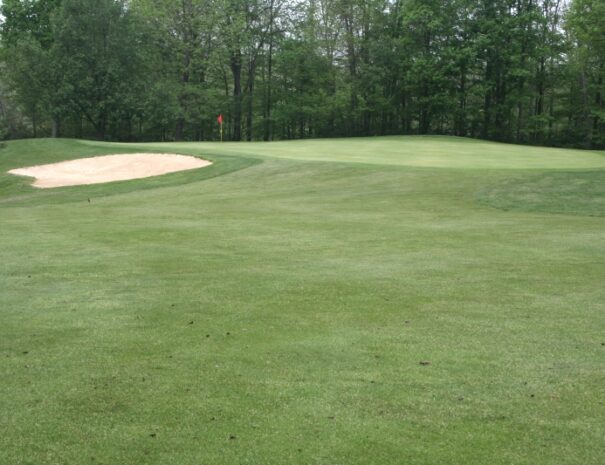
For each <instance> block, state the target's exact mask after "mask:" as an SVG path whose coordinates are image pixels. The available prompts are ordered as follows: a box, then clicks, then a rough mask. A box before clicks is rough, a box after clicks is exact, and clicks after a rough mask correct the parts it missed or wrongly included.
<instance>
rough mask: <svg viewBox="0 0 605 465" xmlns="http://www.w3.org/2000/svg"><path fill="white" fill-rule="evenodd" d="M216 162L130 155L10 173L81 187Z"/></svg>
mask: <svg viewBox="0 0 605 465" xmlns="http://www.w3.org/2000/svg"><path fill="white" fill-rule="evenodd" d="M211 164H212V163H211V162H209V161H207V160H201V159H200V158H196V157H190V156H186V155H176V154H170V153H129V154H117V155H106V156H102V157H93V158H80V159H77V160H69V161H63V162H60V163H52V164H50V165H38V166H30V167H27V168H18V169H14V170H10V171H9V173H10V174H16V175H18V176H29V177H32V178H35V179H36V180H35V181H34V182H33V184H32V185H33V186H34V187H39V188H42V189H46V188H51V187H65V186H81V185H85V184H102V183H106V182H113V181H126V180H129V179H142V178H149V177H151V176H159V175H162V174H167V173H175V172H177V171H186V170H193V169H198V168H204V167H206V166H209V165H211Z"/></svg>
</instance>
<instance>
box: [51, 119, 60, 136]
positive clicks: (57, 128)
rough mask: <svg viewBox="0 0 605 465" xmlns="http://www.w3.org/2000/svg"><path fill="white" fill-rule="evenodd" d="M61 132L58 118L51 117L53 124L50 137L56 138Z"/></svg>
mask: <svg viewBox="0 0 605 465" xmlns="http://www.w3.org/2000/svg"><path fill="white" fill-rule="evenodd" d="M60 134H61V122H60V121H59V119H58V118H53V126H52V130H51V137H52V138H53V139H56V138H57V137H59V136H60Z"/></svg>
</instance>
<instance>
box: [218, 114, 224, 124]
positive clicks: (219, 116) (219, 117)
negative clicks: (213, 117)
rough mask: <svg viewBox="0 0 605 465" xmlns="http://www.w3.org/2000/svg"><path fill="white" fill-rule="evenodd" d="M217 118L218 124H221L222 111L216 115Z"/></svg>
mask: <svg viewBox="0 0 605 465" xmlns="http://www.w3.org/2000/svg"><path fill="white" fill-rule="evenodd" d="M217 120H218V124H223V115H222V113H221V114H220V115H218V118H217Z"/></svg>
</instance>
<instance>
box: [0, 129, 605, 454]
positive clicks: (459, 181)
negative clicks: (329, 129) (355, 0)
mask: <svg viewBox="0 0 605 465" xmlns="http://www.w3.org/2000/svg"><path fill="white" fill-rule="evenodd" d="M313 143H314V144H318V147H323V148H322V149H321V151H319V152H321V153H327V152H329V151H332V152H333V153H335V154H333V155H332V157H333V158H334V159H338V160H339V161H340V162H333V161H332V162H322V163H318V162H315V161H312V160H309V159H296V158H313V156H312V155H309V157H305V149H304V147H308V146H309V145H308V144H310V142H300V143H289V144H286V143H284V144H241V154H240V155H238V154H237V147H238V146H236V145H229V146H227V147H222V146H221V147H219V146H218V144H207V145H206V144H191V145H187V144H165V145H154V146H153V147H154V148H157V150H161V151H176V152H179V153H186V154H192V155H200V156H205V157H206V158H211V159H213V160H215V161H216V165H217V166H219V168H220V165H221V164H222V163H223V160H225V161H224V162H225V163H227V162H229V163H231V161H230V160H235V161H236V162H234V163H236V164H237V163H239V165H238V169H237V170H235V169H234V170H227V171H225V172H222V173H216V176H214V177H210V178H197V179H196V178H195V176H193V175H192V176H193V177H189V175H187V177H186V179H185V178H179V175H176V176H174V177H173V175H170V176H167V177H166V178H165V179H169V178H172V179H171V180H169V181H166V184H163V185H153V183H154V179H155V180H156V181H157V179H161V178H154V179H151V180H138V181H130V182H123V183H112V184H107V185H104V186H96V187H95V189H97V190H96V191H95V192H96V194H97V195H96V196H94V197H92V198H91V202H90V203H88V201H87V199H86V197H88V194H89V191H88V189H92V187H74V188H64V189H57V190H52V191H39V190H34V189H33V188H31V187H28V186H26V185H25V184H23V183H22V181H23V180H19V181H18V182H17V183H16V184H14V183H13V184H12V185H9V186H7V185H6V184H4V186H5V187H4V188H3V189H4V190H3V191H1V194H0V195H2V198H0V201H4V203H3V204H2V205H1V206H0V244H1V246H0V413H1V414H0V431H2V435H0V463H2V464H4V463H6V464H11V465H13V464H15V465H25V464H36V465H41V464H49V465H50V464H53V465H54V464H61V465H72V464H73V465H80V464H82V463H91V464H92V463H97V464H98V463H102V464H117V463H120V464H135V465H136V464H141V465H143V464H145V465H150V464H153V465H156V464H157V465H172V464H174V465H196V464H201V463H208V464H229V465H231V464H238V463H241V464H262V465H267V464H276V465H277V464H326V465H328V464H329V465H334V464H347V465H349V464H360V465H361V464H364V465H367V464H376V465H384V464H393V463H406V464H408V463H409V464H426V465H429V464H437V463H439V464H441V463H443V464H446V463H452V464H453V463H463V464H468V465H473V464H477V465H479V464H481V465H483V464H485V463H493V464H527V465H530V464H531V465H540V464H544V465H546V464H554V463H556V464H578V465H580V464H581V465H587V464H593V465H600V464H602V463H603V462H604V461H605V452H604V451H603V447H602V440H603V437H605V413H604V409H603V399H604V398H605V338H604V335H603V328H604V327H605V286H603V281H604V278H605V269H604V267H603V263H605V240H604V239H605V218H603V217H588V216H576V215H564V214H563V215H551V214H545V213H542V212H538V213H531V212H523V211H517V210H510V211H504V210H499V209H495V208H492V207H491V206H486V205H483V204H482V203H479V202H477V195H478V192H483V191H485V190H486V189H490V188H492V186H501V185H504V184H505V183H506V182H507V181H509V180H511V179H520V178H523V177H526V176H527V177H529V176H535V175H538V174H539V173H538V172H537V171H536V169H537V168H538V167H542V168H544V169H547V170H554V169H565V170H566V171H570V170H575V169H577V170H583V169H586V168H587V165H591V166H592V167H593V168H594V167H596V166H597V165H598V162H599V160H601V158H600V157H601V156H600V155H599V154H596V153H583V152H570V153H569V154H567V153H565V152H560V153H559V152H558V151H556V152H551V151H550V150H547V149H535V150H536V152H535V156H534V158H532V159H531V160H530V161H527V162H526V161H524V160H526V156H527V153H528V149H527V148H526V147H517V148H514V147H513V146H498V145H494V147H493V148H492V150H493V153H492V154H491V155H486V156H487V157H489V159H490V160H489V162H485V165H490V169H489V170H481V169H477V166H476V165H477V163H475V162H473V163H471V164H470V165H467V163H468V159H470V158H472V159H473V160H477V159H480V158H481V156H480V153H479V152H475V150H476V147H477V144H480V143H476V142H468V143H467V145H468V150H469V154H467V155H461V157H462V158H465V159H466V160H467V161H465V162H464V163H463V162H462V161H460V159H459V158H458V155H456V153H457V152H459V151H462V150H463V149H462V145H459V144H463V145H464V142H462V141H460V140H450V139H441V140H440V141H438V140H436V139H435V140H433V139H431V140H429V141H428V143H429V144H430V148H426V147H425V146H424V144H425V143H427V141H425V140H422V139H413V140H412V141H408V140H406V139H401V143H402V144H403V145H404V146H405V147H408V148H406V151H407V152H414V153H416V155H414V154H413V153H412V154H410V155H408V154H406V155H405V157H411V159H415V160H421V158H422V157H421V156H419V155H418V153H421V152H422V151H423V150H424V151H426V152H428V151H431V152H434V153H437V152H438V151H439V150H438V149H439V144H441V149H440V151H439V153H437V155H435V157H436V158H438V159H439V163H438V165H439V167H438V168H430V167H427V166H425V167H422V168H420V167H413V166H410V165H409V164H408V165H406V163H398V162H394V161H393V162H391V163H385V164H383V165H382V164H378V163H375V162H374V161H375V160H374V158H373V157H374V156H375V155H373V154H377V155H376V156H383V157H385V158H384V159H385V160H386V159H389V160H398V158H397V156H396V155H388V154H387V155H380V154H381V150H382V149H383V148H384V147H385V146H393V147H394V145H393V144H395V143H396V142H395V140H392V139H387V140H381V139H375V140H353V141H342V144H344V147H343V148H342V149H340V150H337V149H336V147H338V143H337V142H334V141H329V142H326V145H325V146H323V145H321V144H320V142H313ZM372 143H375V144H376V146H375V149H374V150H371V149H370V145H371V144H372ZM299 144H300V145H299ZM358 144H361V145H362V146H363V147H365V148H364V149H363V151H362V153H361V154H360V155H356V153H355V147H356V146H357V145H358ZM275 147H283V150H284V152H281V153H278V152H277V149H276V148H275ZM414 147H416V149H415V150H414V149H413V148H414ZM497 147H502V148H503V150H504V151H503V152H502V153H501V154H498V153H497V152H496V151H497ZM126 148H127V149H128V150H132V151H135V150H141V148H146V149H149V146H148V145H147V146H143V147H142V146H127V147H124V146H120V147H119V150H118V151H120V152H123V151H126V150H125V149H126ZM515 149H516V150H517V152H518V153H515V152H514V150H515ZM393 151H394V152H395V151H396V149H395V148H393ZM115 152H116V146H115V145H110V144H98V143H94V144H92V143H81V142H76V141H24V142H12V143H9V144H8V145H7V148H6V149H3V150H2V151H0V171H2V172H5V171H6V170H7V169H10V168H11V167H15V166H21V165H28V164H33V163H46V162H50V161H56V160H58V159H69V158H76V157H79V156H83V155H94V154H105V153H115ZM349 152H350V153H349ZM394 152H393V153H394ZM266 154H271V156H269V155H266ZM273 155H275V156H273ZM278 155H279V156H278ZM260 156H262V163H258V157H260ZM357 156H358V157H359V159H360V160H362V161H363V163H344V161H352V159H354V158H356V157H357ZM223 157H225V158H223ZM250 157H251V158H250ZM447 160H450V161H451V166H452V167H455V168H456V169H449V168H448V167H447V164H446V161H447ZM574 161H575V162H576V163H577V164H574ZM495 166H500V167H501V168H502V169H496V168H495ZM465 167H466V168H472V169H463V168H465ZM233 168H235V167H233ZM512 170H514V171H512ZM524 170H527V172H525V171H524ZM203 171H204V170H201V171H200V174H199V175H200V176H202V175H201V172H203ZM219 174H220V175H219ZM8 179H9V176H8V175H4V174H3V175H0V182H2V183H9V184H10V183H11V181H8ZM17 179H18V178H17ZM181 181H183V183H181ZM18 196H26V198H22V199H18V198H17V197H18ZM10 199H12V200H10Z"/></svg>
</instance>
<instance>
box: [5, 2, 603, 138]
mask: <svg viewBox="0 0 605 465" xmlns="http://www.w3.org/2000/svg"><path fill="white" fill-rule="evenodd" d="M0 11H1V13H2V16H3V18H4V19H3V20H2V24H1V25H0V59H1V65H0V66H1V68H0V69H2V75H1V76H0V131H1V132H0V137H3V136H4V137H19V136H25V135H27V136H34V137H36V136H42V135H45V136H47V135H50V134H52V135H55V136H57V135H63V136H67V137H96V138H99V139H111V140H208V139H216V138H217V137H218V126H217V123H216V117H217V116H218V114H223V115H224V116H225V136H226V138H228V139H230V140H242V139H247V140H261V139H264V140H273V139H291V138H306V137H336V136H362V135H388V134H453V135H458V136H468V137H481V138H486V139H491V140H498V141H506V142H517V143H531V144H541V145H560V146H579V147H591V148H598V147H601V148H602V147H605V97H604V95H605V82H604V75H605V21H604V20H603V18H605V3H604V2H603V0H572V1H570V2H566V1H564V0H490V1H487V0H364V1H362V0H180V1H178V2H175V1H172V0H129V1H126V0H4V3H3V4H2V6H1V10H0ZM9 108H10V113H11V115H12V116H11V118H12V119H11V121H10V122H9V121H7V118H8V117H7V116H6V115H7V114H8V113H9V111H8V109H9ZM17 111H18V112H20V114H21V115H22V116H21V117H20V118H19V117H17V116H15V112H17ZM3 115H4V116H3ZM17 122H18V124H17Z"/></svg>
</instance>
